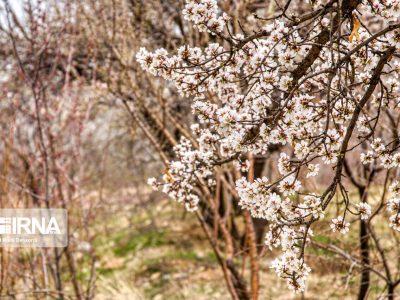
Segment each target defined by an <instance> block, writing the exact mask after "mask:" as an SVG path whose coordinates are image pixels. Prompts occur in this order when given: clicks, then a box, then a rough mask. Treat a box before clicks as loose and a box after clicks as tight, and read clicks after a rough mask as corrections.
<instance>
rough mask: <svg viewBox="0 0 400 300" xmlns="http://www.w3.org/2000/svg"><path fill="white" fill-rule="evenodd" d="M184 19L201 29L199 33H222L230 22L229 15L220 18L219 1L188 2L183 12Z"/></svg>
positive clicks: (194, 0)
mask: <svg viewBox="0 0 400 300" xmlns="http://www.w3.org/2000/svg"><path fill="white" fill-rule="evenodd" d="M182 14H183V16H184V18H185V19H186V20H188V21H191V22H193V24H194V25H195V26H196V27H197V28H198V29H199V31H209V32H211V33H213V32H221V31H223V29H224V26H225V22H226V21H227V20H229V18H228V15H227V14H225V13H224V14H223V15H222V16H218V14H219V9H218V5H217V0H204V1H199V0H188V1H186V6H185V9H184V10H183V11H182Z"/></svg>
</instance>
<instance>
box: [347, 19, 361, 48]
mask: <svg viewBox="0 0 400 300" xmlns="http://www.w3.org/2000/svg"><path fill="white" fill-rule="evenodd" d="M359 29H360V21H359V20H358V18H357V17H356V16H355V15H353V30H352V31H351V34H350V36H349V41H350V42H352V41H353V39H354V38H355V39H356V41H358V40H359V39H360V34H359V33H358V30H359Z"/></svg>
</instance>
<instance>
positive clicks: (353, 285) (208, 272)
mask: <svg viewBox="0 0 400 300" xmlns="http://www.w3.org/2000/svg"><path fill="white" fill-rule="evenodd" d="M354 196H355V195H354ZM145 197H146V199H140V200H137V201H133V202H132V203H130V204H129V203H126V204H124V205H125V210H124V211H123V212H121V211H119V212H116V213H109V214H107V215H108V218H109V219H108V220H107V221H106V222H102V224H99V225H98V226H99V227H98V228H96V230H99V231H101V232H103V234H101V235H100V234H99V235H98V238H97V240H96V241H95V249H96V252H97V253H98V257H99V258H100V261H99V262H98V263H97V267H98V279H97V288H98V291H99V292H100V295H99V296H98V298H99V299H110V297H112V298H113V299H229V294H228V292H227V289H226V287H225V282H224V280H223V276H222V272H221V269H220V268H219V266H218V263H217V260H216V257H215V255H214V253H213V252H212V251H211V248H210V247H209V245H208V241H207V240H206V239H205V236H204V235H203V233H202V231H201V227H200V226H199V224H198V223H197V221H196V218H195V217H194V216H193V215H191V214H190V213H187V212H185V211H184V210H183V208H182V206H180V205H179V204H176V203H174V202H173V201H171V200H168V199H167V198H166V197H164V196H163V195H161V194H152V195H151V196H150V197H149V196H145ZM373 198H374V197H373V196H372V197H371V199H373ZM149 199H150V200H149ZM375 200H377V199H375ZM334 209H335V208H334V207H333V208H332V210H334ZM110 211H112V209H111V210H110ZM329 221H330V216H329V215H328V216H326V217H325V219H324V220H323V221H321V222H320V223H319V224H320V226H318V229H314V237H313V241H315V242H316V243H318V244H321V245H332V246H333V247H335V246H339V247H340V248H342V249H344V250H345V251H346V252H347V253H349V254H351V255H352V256H354V257H356V258H357V257H358V253H357V246H358V245H357V241H358V239H357V238H358V237H357V230H356V229H357V228H353V227H356V226H358V223H353V222H352V223H351V227H350V232H349V234H347V235H345V236H343V235H341V234H338V233H336V234H335V233H332V232H331V230H330V228H329ZM354 221H355V220H354ZM379 221H380V220H379V219H376V220H375V222H379ZM239 223H240V219H239ZM240 225H243V224H240ZM352 226H353V227H352ZM352 229H353V230H352ZM379 229H380V230H382V232H384V234H385V235H392V236H393V233H392V230H391V229H390V228H389V227H388V226H387V223H385V222H382V226H381V227H379ZM384 246H385V247H392V245H389V244H387V245H384ZM275 255H276V253H274V252H273V251H272V252H271V251H269V250H267V251H265V255H264V257H263V259H262V260H261V263H262V265H261V280H260V282H261V290H260V299H282V300H283V299H285V300H286V299H354V297H356V295H357V290H358V284H359V276H358V273H359V269H358V267H357V265H356V264H355V263H353V262H351V261H350V260H348V259H345V258H343V256H341V255H338V254H335V253H332V252H331V251H329V250H326V249H321V248H318V247H315V246H313V247H310V248H309V249H308V253H307V261H308V263H309V264H310V266H311V267H312V269H313V271H312V273H311V278H310V281H309V283H308V287H307V291H306V292H305V293H304V294H303V295H298V296H295V295H293V294H292V293H291V292H290V291H289V290H288V289H287V285H286V283H285V282H284V281H282V280H280V279H279V278H278V277H277V276H276V275H275V273H274V272H273V270H271V269H269V264H270V262H271V260H272V259H273V258H274V256H275ZM374 259H375V257H374V256H373V257H372V258H371V261H372V263H373V262H374ZM392 262H393V263H395V261H394V260H392ZM239 269H241V268H239ZM82 272H83V273H85V270H82ZM82 276H84V274H82ZM244 276H245V277H246V278H247V279H248V278H249V274H246V273H245V274H244ZM371 276H372V277H371V279H372V280H371V289H370V291H369V297H370V299H378V298H380V297H382V298H383V297H384V289H385V286H380V285H378V281H377V280H376V279H377V278H375V276H374V275H373V274H372V275H371Z"/></svg>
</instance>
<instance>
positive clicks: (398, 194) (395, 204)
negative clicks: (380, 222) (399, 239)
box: [387, 181, 400, 231]
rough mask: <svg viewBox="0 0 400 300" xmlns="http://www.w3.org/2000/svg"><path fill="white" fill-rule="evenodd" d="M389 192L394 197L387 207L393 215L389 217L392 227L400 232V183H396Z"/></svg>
mask: <svg viewBox="0 0 400 300" xmlns="http://www.w3.org/2000/svg"><path fill="white" fill-rule="evenodd" d="M389 190H390V191H391V192H392V193H393V195H394V196H393V197H392V198H391V199H389V201H388V204H387V207H388V210H389V211H390V212H392V213H393V214H392V215H391V216H390V217H389V221H390V227H392V228H393V229H395V230H397V231H400V182H398V181H394V182H393V183H392V184H391V185H390V187H389Z"/></svg>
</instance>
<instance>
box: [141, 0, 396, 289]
mask: <svg viewBox="0 0 400 300" xmlns="http://www.w3.org/2000/svg"><path fill="white" fill-rule="evenodd" d="M353 2H354V1H353ZM371 3H373V5H372V4H371ZM316 5H317V6H323V5H324V4H323V3H322V2H321V3H319V4H316ZM398 6H399V5H398V1H385V4H382V3H380V1H359V5H358V7H357V9H358V11H360V12H361V13H362V14H363V15H364V16H365V17H368V18H370V19H371V20H373V21H372V22H371V23H373V24H376V23H379V22H380V23H381V24H387V22H390V21H393V20H395V19H396V18H397V16H398V11H399V10H398ZM346 9H347V8H346ZM353 9H355V7H354V8H353ZM377 12H378V13H377ZM345 13H346V14H348V12H347V11H344V14H345ZM184 15H185V18H186V19H188V20H190V21H192V22H193V23H194V24H195V25H196V26H197V27H198V28H199V29H200V30H203V31H204V30H208V31H210V32H212V33H214V34H218V36H219V37H220V38H221V39H224V40H226V41H228V43H227V44H229V47H223V46H222V45H220V44H217V43H212V44H209V45H208V47H206V48H205V49H200V48H197V47H189V46H183V47H181V48H179V49H178V51H177V54H175V55H170V54H169V53H168V52H167V51H166V50H165V49H158V50H156V51H155V52H154V53H153V52H149V51H148V50H146V49H144V48H141V49H140V51H139V52H138V53H137V55H136V57H137V60H138V62H139V63H140V64H141V66H142V68H143V69H145V70H147V71H148V72H150V73H151V74H153V75H157V76H161V77H163V78H164V79H166V80H169V81H171V82H173V83H174V84H175V85H176V87H177V89H178V91H179V92H180V93H181V94H182V95H184V96H190V97H193V99H194V102H193V105H192V108H193V112H194V114H196V116H197V117H198V120H199V124H198V126H197V127H196V133H197V134H198V138H197V141H198V144H199V145H198V147H197V146H196V147H195V146H194V145H191V144H190V143H189V142H188V141H187V140H183V141H182V143H181V145H179V146H178V147H177V148H176V155H177V158H178V159H177V160H176V161H174V162H171V164H170V167H169V170H168V171H167V172H166V174H165V175H164V182H163V183H158V182H153V184H154V185H155V186H157V187H158V186H160V185H162V186H163V191H164V192H166V193H168V194H169V195H170V196H171V197H173V198H174V199H176V200H178V201H183V202H184V203H185V204H186V206H187V208H188V209H190V210H193V209H195V208H196V207H197V203H198V201H199V197H198V194H197V191H196V189H198V188H200V187H201V185H202V184H206V185H212V184H213V180H211V177H212V174H213V168H214V167H215V166H216V165H219V164H220V162H221V161H225V162H230V161H232V160H236V161H237V164H238V165H239V166H241V167H242V166H243V164H242V163H241V161H239V158H240V157H242V156H243V155H245V154H247V153H252V154H254V155H265V154H267V153H268V151H269V149H270V147H271V146H274V145H275V146H276V145H280V146H281V147H286V149H288V150H290V152H289V153H290V154H287V153H288V151H286V152H282V153H281V154H280V158H279V161H278V163H277V167H278V170H279V173H280V177H279V178H278V179H277V180H274V181H269V180H268V179H267V178H265V177H263V178H259V179H256V180H254V181H253V182H250V181H248V180H247V179H246V178H241V179H238V180H237V182H236V189H237V192H238V195H239V197H240V199H239V205H240V206H241V207H242V208H243V209H247V210H249V211H250V212H251V215H252V216H253V217H255V218H263V219H266V220H268V221H270V222H271V224H272V225H271V226H270V230H269V232H268V233H267V236H266V244H267V245H268V246H269V247H280V248H281V250H282V254H281V255H280V256H279V257H278V258H277V259H276V260H275V261H274V263H273V268H274V269H275V271H276V273H277V274H278V275H279V276H280V277H282V278H285V279H286V280H287V282H288V284H289V286H290V287H291V288H292V289H294V290H295V291H302V290H304V288H305V279H306V277H307V276H308V274H309V272H310V269H309V267H308V266H307V265H306V264H305V262H304V247H305V246H306V243H307V240H308V237H309V236H310V234H311V230H310V225H311V224H312V223H313V222H315V221H316V220H318V219H321V218H323V217H324V210H325V209H326V207H327V206H328V204H329V202H330V200H331V199H332V197H333V195H334V194H335V191H336V188H337V185H338V182H339V181H340V180H341V175H342V174H341V173H340V171H341V170H342V166H343V158H344V156H345V155H346V153H347V152H348V151H350V149H354V148H356V147H357V146H358V145H360V144H362V143H364V144H368V145H371V149H372V150H371V151H369V152H367V153H363V154H362V155H361V157H360V159H361V161H362V162H363V163H365V164H367V163H371V162H373V161H374V160H376V159H378V160H379V161H380V163H381V165H382V166H383V167H385V168H393V167H398V166H400V154H398V153H395V152H394V150H395V147H388V145H384V144H383V143H382V140H380V139H379V138H375V139H373V138H374V135H373V134H372V133H373V132H374V130H375V129H376V127H377V125H378V120H379V118H380V116H381V114H380V109H382V108H387V109H389V108H392V109H396V108H398V103H397V102H396V101H397V100H396V99H398V97H399V96H400V85H399V84H398V80H399V74H400V64H399V62H398V60H397V59H390V57H389V54H392V53H393V52H394V51H396V50H397V49H400V31H397V30H395V29H396V28H398V27H400V26H398V27H396V28H393V30H389V29H390V28H389V29H388V30H387V31H386V32H383V33H381V34H379V36H378V37H379V38H372V37H373V34H374V33H373V32H371V31H369V30H366V29H365V28H360V29H359V30H358V32H357V35H356V38H352V39H345V38H342V37H341V39H340V43H339V44H338V45H335V46H327V47H320V46H319V44H321V43H322V42H321V41H324V43H327V41H328V40H329V39H327V38H325V36H326V35H328V37H329V33H330V31H329V30H328V31H327V30H326V27H327V26H328V25H329V24H331V23H332V22H335V21H334V19H333V20H331V19H330V17H329V16H330V15H329V14H327V15H324V14H322V15H321V16H319V15H318V16H317V17H315V18H314V19H312V20H310V21H308V22H309V24H308V25H309V26H310V27H311V28H312V30H309V31H307V32H301V26H297V25H296V23H292V22H289V21H287V20H285V19H284V18H283V17H280V18H276V19H274V20H271V21H270V22H269V23H268V24H267V25H264V26H263V27H262V28H261V30H260V31H259V33H258V34H255V35H254V36H253V37H252V36H250V37H249V36H244V35H241V34H236V35H229V36H225V35H224V26H223V25H224V23H225V22H226V20H227V18H226V17H224V16H222V17H221V16H219V14H218V8H217V4H216V1H215V0H189V1H187V4H186V6H185V10H184ZM348 15H349V16H350V17H348V19H345V21H344V22H343V24H344V25H343V26H345V27H346V26H347V28H348V30H350V23H351V22H350V19H351V16H352V15H351V14H348ZM332 40H333V39H332ZM362 43H364V46H363V47H359V46H358V45H360V44H362ZM335 47H338V48H340V49H338V50H334V49H336V48H335ZM315 53H317V55H315ZM346 53H347V55H346ZM385 55H386V56H385ZM310 60H311V64H310V63H309V62H310ZM349 62H351V63H349ZM388 74H390V77H389V76H388ZM376 76H378V78H379V77H380V78H385V82H386V85H385V86H384V85H383V83H380V84H381V85H382V88H381V89H379V90H378V89H377V90H375V87H376V86H377V85H378V83H379V80H376V79H373V78H375V77H376ZM367 101H369V102H370V104H369V105H366V103H367ZM360 103H362V105H363V106H364V107H361V108H362V109H360ZM200 127H201V128H202V129H200ZM353 131H354V133H356V134H357V139H358V141H353V140H355V138H352V139H350V138H351V137H352V136H355V135H356V134H354V135H353ZM350 143H353V144H354V146H351V147H349V144H350ZM392 144H393V143H392ZM321 164H323V165H330V166H331V167H335V168H336V170H339V171H337V172H339V173H338V174H337V175H336V176H335V179H334V181H333V183H332V184H331V185H330V186H329V187H328V188H327V190H326V192H325V193H323V194H321V195H317V194H314V193H310V192H308V191H307V190H306V188H305V186H306V185H305V184H304V182H302V181H304V180H307V179H310V178H312V177H315V176H318V175H319V172H320V169H321ZM302 174H304V176H302ZM398 204H399V201H398V200H396V198H394V199H392V200H391V201H390V202H389V208H390V209H391V210H392V211H396V214H395V215H393V216H392V217H391V218H390V221H391V226H392V227H393V228H394V229H399V228H400V218H399V217H398V211H399V205H398ZM357 208H358V213H359V215H360V218H361V219H362V220H366V219H368V218H369V216H370V215H371V207H370V206H369V205H368V204H366V203H359V204H358V205H357ZM346 209H347V208H346ZM349 212H350V211H349ZM350 213H351V212H350ZM344 215H346V214H344ZM331 228H332V230H333V231H338V232H340V233H343V234H345V233H347V232H348V231H349V223H348V222H346V221H345V219H344V217H342V216H339V217H337V218H335V219H333V220H332V223H331Z"/></svg>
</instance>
